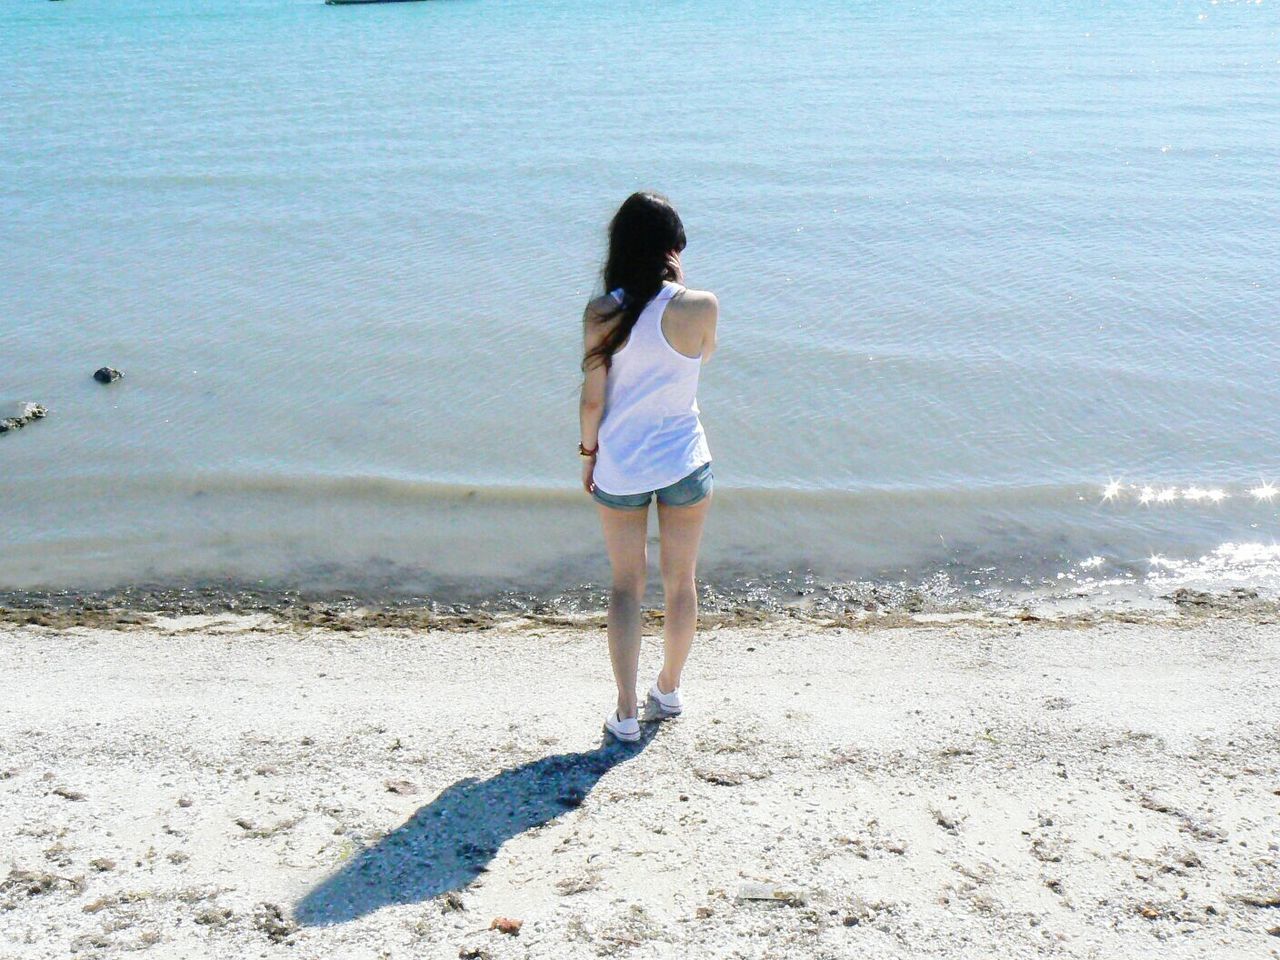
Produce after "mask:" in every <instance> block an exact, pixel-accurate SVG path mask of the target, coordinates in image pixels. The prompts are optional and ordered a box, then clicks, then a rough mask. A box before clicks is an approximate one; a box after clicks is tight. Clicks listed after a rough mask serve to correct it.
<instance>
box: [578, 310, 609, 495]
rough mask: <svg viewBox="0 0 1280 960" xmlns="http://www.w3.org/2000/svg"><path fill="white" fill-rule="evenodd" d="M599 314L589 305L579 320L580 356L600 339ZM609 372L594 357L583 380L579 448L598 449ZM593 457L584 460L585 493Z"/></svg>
mask: <svg viewBox="0 0 1280 960" xmlns="http://www.w3.org/2000/svg"><path fill="white" fill-rule="evenodd" d="M599 318H600V314H599V311H598V310H597V308H596V305H595V304H594V303H591V304H588V305H587V309H586V312H585V313H584V314H583V317H582V354H583V356H586V355H587V354H588V353H590V352H591V351H592V350H594V349H595V348H596V347H597V346H598V345H599V344H600V341H601V340H602V339H603V337H604V334H605V332H606V329H607V328H606V327H605V326H604V324H602V323H601V322H600V319H599ZM607 375H608V370H607V368H606V367H605V365H604V361H603V360H602V359H600V358H599V357H593V358H592V359H591V361H590V362H589V363H588V364H587V369H586V371H585V373H584V374H583V377H582V392H581V394H580V396H579V398H578V425H579V429H580V431H581V440H582V445H583V446H584V447H585V448H586V449H588V450H595V449H596V448H597V447H598V446H599V445H600V421H601V420H602V419H603V418H604V385H605V378H606V376H607ZM594 469H595V457H590V458H583V461H582V486H583V489H585V490H586V491H587V492H588V493H590V492H591V490H592V487H593V486H594V483H593V481H592V474H593V472H594Z"/></svg>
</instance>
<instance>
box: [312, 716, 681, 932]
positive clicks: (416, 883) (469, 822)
mask: <svg viewBox="0 0 1280 960" xmlns="http://www.w3.org/2000/svg"><path fill="white" fill-rule="evenodd" d="M657 730H658V724H653V723H649V724H644V725H642V726H641V731H642V733H641V738H640V740H639V742H637V743H633V744H620V743H618V742H616V741H614V740H613V739H612V738H611V737H607V736H606V738H605V742H604V743H602V744H601V745H600V746H599V747H597V748H596V749H595V750H589V751H586V752H583V753H559V754H554V755H553V756H549V757H543V758H542V759H541V760H535V761H533V762H532V763H526V764H523V765H522V766H519V767H513V768H512V769H510V770H503V771H502V772H501V773H498V774H496V775H494V776H492V777H490V778H489V779H488V780H476V779H474V778H472V777H468V778H467V779H465V780H459V781H458V782H457V783H455V784H453V785H452V786H450V787H448V788H446V789H445V790H444V791H443V792H442V793H441V794H440V795H439V796H438V797H436V798H435V799H434V800H432V801H431V802H430V803H429V804H427V805H426V806H425V807H421V808H419V809H418V811H417V812H416V813H415V814H414V815H413V816H412V817H410V818H409V819H408V820H407V821H405V823H404V824H403V825H402V826H400V827H397V828H396V829H395V830H393V831H392V832H391V833H389V834H387V835H386V836H385V837H383V838H382V839H381V840H379V841H378V842H377V843H375V844H374V845H373V846H371V847H367V848H365V849H364V850H362V851H360V852H359V853H357V854H356V855H355V856H354V857H352V858H351V860H349V861H348V862H347V863H345V864H344V865H343V866H342V867H341V868H340V869H339V870H338V871H337V872H336V873H334V874H332V875H331V876H329V877H327V878H326V879H325V880H323V881H321V882H320V884H319V885H317V886H316V887H315V888H314V889H313V890H311V891H310V892H309V893H308V894H307V895H306V896H305V897H303V898H302V900H300V901H299V902H298V904H297V906H296V907H295V909H294V916H295V918H296V919H297V921H298V922H299V923H301V924H303V925H305V926H327V925H330V924H335V923H345V922H346V921H348V920H354V919H356V918H357V917H362V916H364V915H365V914H368V913H372V912H373V911H374V910H377V909H379V908H381V907H385V906H390V905H392V904H403V903H420V902H421V901H423V900H428V899H430V898H431V897H436V896H439V895H440V894H442V893H445V892H447V891H449V890H460V889H462V888H463V887H465V886H466V885H467V884H469V883H470V882H471V881H472V880H474V879H475V878H476V877H477V876H479V875H480V874H481V873H483V872H484V871H485V870H486V869H487V868H488V865H489V862H490V861H491V860H492V859H493V857H494V855H495V854H496V853H497V852H498V848H499V847H501V846H502V844H504V843H505V842H506V841H508V840H510V839H511V838H512V837H515V836H518V835H519V834H521V833H523V832H524V831H526V830H530V829H532V828H534V827H539V826H542V825H543V824H544V823H549V822H551V821H552V820H554V819H555V818H556V817H558V816H560V815H561V814H562V813H564V812H565V811H567V810H573V809H575V808H577V807H578V806H580V805H581V804H582V801H583V800H585V799H586V796H587V794H588V793H589V792H590V791H591V788H592V787H594V786H595V785H596V782H597V781H598V780H599V779H600V778H601V777H602V776H604V775H605V774H606V773H608V772H609V771H610V770H611V769H613V767H615V766H616V765H617V764H619V763H621V762H623V761H625V760H628V759H630V758H632V757H634V756H636V755H637V754H638V753H639V752H640V751H641V750H643V749H644V748H645V747H646V746H648V745H649V742H650V741H651V740H653V738H654V736H655V735H656V734H657Z"/></svg>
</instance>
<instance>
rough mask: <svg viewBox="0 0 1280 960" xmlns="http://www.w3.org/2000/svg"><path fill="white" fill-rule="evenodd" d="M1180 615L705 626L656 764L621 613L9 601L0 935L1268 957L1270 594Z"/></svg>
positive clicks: (344, 952) (307, 946)
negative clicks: (89, 606) (634, 688)
mask: <svg viewBox="0 0 1280 960" xmlns="http://www.w3.org/2000/svg"><path fill="white" fill-rule="evenodd" d="M1192 599H1194V598H1188V602H1186V603H1183V604H1180V605H1177V606H1176V607H1175V608H1174V609H1173V610H1172V611H1171V612H1163V613H1155V612H1148V613H1142V614H1138V613H1134V612H1131V611H1130V612H1125V611H1117V612H1111V613H1107V612H1092V613H1087V614H1080V613H1069V612H1063V613H1060V614H1057V615H1052V616H1047V617H1041V616H1040V615H1039V614H1037V613H1034V612H1032V611H1017V612H1013V613H1009V614H1005V615H1000V614H993V613H989V612H969V613H962V612H953V613H933V614H930V613H921V614H906V613H903V612H893V613H888V614H877V615H868V616H866V617H863V618H861V619H857V620H851V619H846V620H840V619H837V618H827V619H826V620H825V621H824V620H823V619H821V618H817V617H812V618H800V617H794V616H789V615H783V616H769V617H766V618H763V619H760V620H758V621H757V622H749V621H746V620H737V621H729V620H725V621H714V620H713V619H709V620H707V621H705V622H704V623H703V626H702V630H701V631H700V634H699V638H698V641H697V645H696V646H695V650H694V655H693V658H692V659H691V661H690V667H689V672H688V674H687V677H686V681H685V688H686V691H687V697H688V698H689V701H690V709H689V710H688V712H687V713H686V715H685V716H683V717H681V718H680V719H679V720H676V721H670V722H665V723H662V724H652V725H646V731H647V738H646V740H645V741H644V742H643V744H642V746H641V748H640V749H638V750H633V749H627V748H616V747H610V746H607V745H606V746H603V747H602V746H601V737H600V733H599V726H600V722H601V720H602V718H603V714H604V713H605V712H606V709H607V706H608V700H609V699H610V696H611V688H612V683H611V681H610V679H609V674H608V663H607V657H606V655H605V650H604V642H603V631H602V629H601V625H602V619H601V618H600V617H599V615H597V614H582V615H579V616H577V617H560V618H558V619H556V618H546V619H539V618H538V617H536V616H533V617H528V616H526V617H514V616H513V617H506V618H502V617H495V618H493V619H492V620H486V621H483V622H472V623H467V622H465V621H464V620H462V619H460V618H459V619H453V620H448V619H442V620H440V621H433V622H432V623H429V624H426V625H425V628H420V627H422V625H418V626H417V627H415V625H414V624H411V623H404V622H401V623H396V624H394V625H392V624H388V623H387V622H386V621H382V620H379V619H378V618H377V617H373V618H368V617H366V616H365V615H363V614H357V613H356V611H354V610H353V611H347V612H346V614H342V615H340V614H339V613H338V612H336V611H330V613H332V614H333V615H334V616H337V617H339V621H338V622H336V623H335V622H325V620H324V617H319V618H310V619H309V618H308V617H306V616H300V617H298V618H294V619H282V618H281V617H279V616H276V615H275V614H269V613H255V614H245V613H221V614H180V615H172V614H169V615H165V614H157V613H152V614H148V615H147V616H146V618H145V622H136V621H135V622H123V623H119V624H114V625H111V624H100V625H95V626H90V625H71V624H69V623H65V622H57V623H53V624H51V625H45V626H42V625H40V624H39V623H25V624H19V623H16V622H14V620H13V619H0V656H2V657H3V663H4V666H5V669H4V670H3V672H0V703H2V704H4V706H3V708H2V709H0V746H2V747H3V751H2V753H3V756H4V758H5V759H4V761H3V763H0V829H3V830H4V831H5V834H6V835H7V836H10V837H13V838H14V841H13V844H12V847H11V851H10V856H9V860H8V862H7V863H0V870H3V871H6V873H5V874H4V875H0V908H3V909H0V944H7V945H12V946H8V947H0V956H3V957H4V958H5V960H8V958H9V957H10V956H13V957H22V958H24V960H25V958H44V957H50V958H52V957H61V956H65V955H67V953H68V952H69V951H72V950H75V951H77V952H79V953H80V954H81V955H85V956H103V957H115V956H123V955H125V954H126V953H134V952H135V951H141V953H142V955H144V956H157V957H162V956H163V957H168V956H173V957H184V958H189V957H216V958H224V957H225V958H228V960H229V958H232V957H239V956H244V955H246V954H249V955H265V956H268V957H271V956H277V955H278V956H290V957H308V958H310V957H316V958H320V957H325V958H329V957H334V956H342V957H344V958H345V957H369V958H370V960H373V958H377V957H400V956H406V957H407V956H415V957H416V956H426V957H450V958H452V957H458V956H473V957H490V958H493V960H505V958H517V957H530V958H533V957H546V956H557V957H567V958H578V957H582V958H587V957H599V956H617V957H635V958H649V957H653V958H661V957H666V956H671V955H673V954H684V955H691V956H707V957H722V956H723V957H729V956H749V957H764V956H773V957H784V958H795V960H800V958H810V957H876V958H880V957H886V958H888V957H894V958H896V957H903V958H906V957H947V958H966V960H967V958H971V957H972V958H975V960H976V958H985V957H988V956H991V955H994V954H998V955H1003V956H1016V957H1024V956H1026V957H1032V956H1055V957H1056V956H1062V957H1080V958H1085V957H1089V958H1093V957H1098V956H1124V957H1126V958H1130V957H1132V958H1146V957H1151V958H1153V960H1154V958H1156V957H1159V958H1161V960H1164V958H1168V957H1174V958H1192V957H1197V958H1198V957H1206V958H1209V957H1212V958H1218V957H1226V956H1231V957H1236V956H1239V957H1250V958H1252V957H1259V958H1262V957H1276V956H1280V935H1273V934H1270V933H1268V930H1270V929H1271V928H1273V927H1276V926H1277V925H1280V916H1277V914H1276V909H1275V903H1274V901H1275V898H1276V897H1280V843H1278V842H1277V838H1280V817H1278V815H1277V810H1278V809H1280V759H1278V758H1280V725H1278V724H1277V721H1276V719H1275V713H1274V705H1275V702H1276V699H1277V696H1280V616H1277V612H1276V610H1275V607H1274V605H1270V604H1263V605H1255V606H1252V607H1249V608H1248V609H1244V608H1242V607H1241V606H1240V602H1239V601H1236V608H1235V609H1230V608H1229V607H1228V606H1227V605H1224V604H1229V603H1230V602H1231V601H1227V600H1223V599H1222V598H1219V600H1218V601H1214V603H1211V604H1196V603H1193V602H1189V601H1190V600H1192ZM1250 602H1253V601H1250ZM864 612H865V611H864ZM134 613H135V615H137V616H138V617H139V620H142V619H143V618H142V615H141V614H140V613H139V612H138V611H134ZM344 617H345V622H343V618H344ZM117 627H123V629H118V628H117ZM645 632H646V639H645V645H644V651H643V666H642V677H647V676H648V674H649V673H651V672H652V671H653V670H654V669H656V666H657V662H658V653H659V644H658V636H659V635H660V625H659V623H658V622H657V621H656V620H653V619H651V621H650V623H649V624H648V625H647V627H646V631H645ZM765 888H767V889H768V890H781V891H783V894H782V895H783V896H784V899H783V900H781V901H760V900H755V899H744V897H743V895H744V894H748V895H751V896H755V895H757V894H758V893H759V892H760V890H761V889H765ZM498 918H510V919H514V920H518V921H520V922H521V926H520V929H519V931H518V933H515V934H504V933H502V932H501V931H500V930H497V929H490V927H491V925H492V924H493V923H494V922H495V921H496V920H497V919H498ZM6 950H14V951H15V952H13V953H7V952H6Z"/></svg>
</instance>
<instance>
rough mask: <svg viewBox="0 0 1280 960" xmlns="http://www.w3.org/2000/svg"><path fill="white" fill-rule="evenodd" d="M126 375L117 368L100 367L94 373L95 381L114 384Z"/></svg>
mask: <svg viewBox="0 0 1280 960" xmlns="http://www.w3.org/2000/svg"><path fill="white" fill-rule="evenodd" d="M123 376H124V374H123V373H121V372H120V371H119V370H117V369H116V368H115V367H99V368H98V369H97V370H95V371H94V372H93V379H95V380H97V381H98V382H99V383H113V382H114V381H116V380H119V379H120V378H121V377H123Z"/></svg>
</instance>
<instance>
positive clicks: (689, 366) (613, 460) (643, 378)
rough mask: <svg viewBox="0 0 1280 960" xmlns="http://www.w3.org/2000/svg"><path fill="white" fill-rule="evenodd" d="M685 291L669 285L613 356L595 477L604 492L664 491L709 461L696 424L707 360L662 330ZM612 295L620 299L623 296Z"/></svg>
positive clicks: (648, 307)
mask: <svg viewBox="0 0 1280 960" xmlns="http://www.w3.org/2000/svg"><path fill="white" fill-rule="evenodd" d="M682 289H683V288H682V287H681V286H680V285H679V284H675V283H671V282H670V281H668V282H667V283H665V284H664V285H663V287H662V290H661V291H659V293H658V295H657V296H656V297H654V298H653V299H652V300H650V301H649V303H648V304H647V305H646V306H645V308H644V310H643V311H641V313H640V319H639V320H637V321H636V325H635V326H634V327H632V328H631V335H630V336H629V337H628V338H627V342H626V343H625V344H623V345H622V348H621V349H620V350H618V351H617V352H616V353H614V355H613V358H612V362H611V364H610V367H609V372H608V375H607V377H606V378H605V399H604V419H603V420H602V421H601V422H600V452H599V454H597V456H596V467H595V474H594V479H595V483H596V486H597V487H599V488H600V489H601V490H602V491H604V492H605V493H612V494H614V495H615V496H626V495H628V494H633V493H648V492H649V491H650V490H661V489H662V488H663V487H667V486H670V485H671V484H673V483H675V482H676V481H677V480H682V479H684V478H685V477H686V476H688V475H689V474H691V473H693V471H694V470H696V469H698V467H700V466H702V465H703V464H704V463H709V462H710V461H711V451H710V450H709V449H708V448H707V437H706V434H705V433H704V432H703V430H702V422H701V421H700V420H699V419H698V399H697V394H698V374H699V372H700V371H701V369H702V358H701V357H686V356H685V355H684V354H683V353H681V352H680V351H679V350H677V349H676V348H675V347H673V346H671V344H670V343H669V342H667V337H666V334H664V333H663V332H662V314H663V312H664V311H665V310H666V308H667V304H668V303H670V302H671V298H672V297H673V296H675V295H676V294H677V293H679V292H680V290H682ZM612 295H613V297H614V299H615V300H618V301H619V302H621V300H622V293H621V291H614V292H613V294H612Z"/></svg>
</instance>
